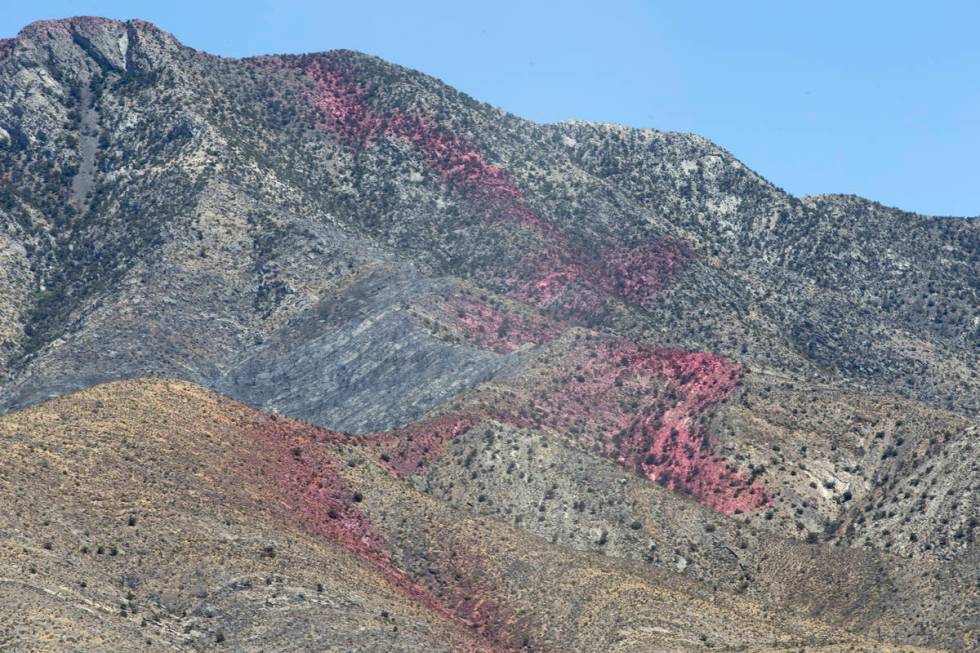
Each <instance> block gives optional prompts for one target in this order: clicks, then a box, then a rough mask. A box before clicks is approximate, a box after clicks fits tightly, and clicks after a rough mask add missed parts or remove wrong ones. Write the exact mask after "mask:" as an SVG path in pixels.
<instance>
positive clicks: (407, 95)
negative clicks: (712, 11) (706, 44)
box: [0, 17, 980, 652]
mask: <svg viewBox="0 0 980 653" xmlns="http://www.w3.org/2000/svg"><path fill="white" fill-rule="evenodd" d="M978 252H980V223H978V222H977V221H975V220H964V219H956V218H936V217H927V216H922V215H916V214H911V213H906V212H903V211H899V210H896V209H891V208H887V207H884V206H881V205H879V204H876V203H874V202H870V201H867V200H864V199H861V198H858V197H853V196H819V197H806V198H796V197H793V196H791V195H789V194H787V193H785V192H784V191H782V190H781V189H779V188H777V187H775V186H773V185H772V184H770V183H769V182H767V181H766V180H765V179H763V178H762V177H760V176H759V175H757V174H756V173H754V172H753V171H751V170H749V169H748V168H747V167H746V166H745V165H743V164H742V163H740V162H739V161H738V160H737V159H735V158H734V157H733V156H732V155H731V154H730V153H728V152H726V151H725V150H723V149H721V148H719V147H718V146H716V145H714V144H713V143H711V142H709V141H708V140H706V139H704V138H701V137H699V136H694V135H688V134H676V133H667V132H660V131H656V130H652V129H628V128H625V127H619V126H615V125H602V124H592V123H585V122H569V123H559V124H548V125H539V124H535V123H532V122H530V121H527V120H523V119H521V118H519V117H516V116H512V115H509V114H506V113H504V112H502V111H500V110H499V109H496V108H494V107H491V106H489V105H486V104H483V103H480V102H478V101H476V100H474V99H472V98H469V97H467V96H465V95H463V94H461V93H459V92H457V91H455V90H454V89H452V88H450V87H448V86H446V85H444V84H442V83H441V82H439V81H438V80H435V79H433V78H431V77H428V76H425V75H423V74H421V73H419V72H415V71H411V70H407V69H404V68H401V67H398V66H395V65H392V64H389V63H386V62H384V61H382V60H380V59H377V58H374V57H370V56H367V55H363V54H359V53H356V52H350V51H331V52H325V53H318V54H308V55H298V56H296V55H270V56H262V57H255V58H248V59H240V60H239V59H227V58H221V57H216V56H213V55H210V54H207V53H203V52H198V51H195V50H193V49H191V48H188V47H185V46H183V45H181V44H180V43H179V41H177V40H176V39H175V38H174V37H173V36H171V35H169V34H166V33H164V32H162V31H161V30H159V29H157V28H156V27H154V26H153V25H151V24H149V23H146V22H143V21H137V20H133V21H126V22H119V21H113V20H107V19H102V18H90V17H84V18H72V19H65V20H56V21H42V22H38V23H33V24H31V25H29V26H27V27H26V28H24V29H23V30H22V31H21V32H20V34H18V35H17V36H16V37H15V38H13V39H9V40H6V41H0V412H5V413H9V414H8V415H6V417H4V418H2V420H0V434H2V435H3V437H4V442H6V443H8V446H9V447H12V449H11V451H14V450H16V452H17V454H16V455H13V454H12V455H10V456H6V457H5V458H4V461H3V467H0V496H2V497H3V503H2V504H0V505H3V506H4V507H5V508H8V507H10V506H13V509H12V510H6V512H7V513H8V514H6V515H4V518H3V519H4V520H6V521H0V533H2V534H3V535H0V541H2V542H3V547H0V576H2V577H3V578H0V589H2V590H3V592H2V593H0V606H3V608H4V609H3V610H0V613H2V614H3V615H11V616H10V617H7V616H0V645H2V644H4V642H7V641H9V642H12V643H13V644H14V645H17V646H25V647H26V648H32V647H31V646H30V645H27V644H25V642H29V641H33V640H30V639H29V638H31V637H35V638H40V639H44V638H45V636H44V635H43V633H45V632H49V633H58V634H59V636H64V637H71V636H72V635H71V633H72V632H73V631H75V630H76V629H77V631H78V632H82V633H84V635H79V637H80V638H82V639H81V640H79V641H82V640H84V646H87V647H89V648H91V647H95V648H99V647H103V648H104V647H105V646H109V647H110V648H112V649H113V650H127V649H129V650H142V646H143V645H144V644H143V640H144V639H145V637H146V636H149V638H150V640H151V641H152V642H155V644H154V646H155V645H160V646H168V647H171V648H173V647H176V648H178V649H179V650H183V649H184V648H186V649H188V650H196V649H200V648H207V647H209V646H211V645H213V644H216V641H215V640H216V639H217V640H218V642H225V641H227V642H228V643H229V644H233V645H235V646H239V647H240V648H241V649H242V650H260V649H263V650H268V649H269V648H273V649H277V650H286V649H288V650H297V649H302V648H303V646H311V647H313V648H315V649H316V650H321V649H323V648H324V647H326V648H329V647H330V646H334V647H338V646H340V647H341V648H342V647H343V646H347V645H348V644H338V642H355V641H358V640H356V639H355V638H357V637H360V635H358V632H361V630H363V629H367V631H370V635H364V637H370V639H369V640H362V641H363V642H365V643H364V644H363V646H364V647H365V650H406V651H408V650H500V651H503V650H508V651H510V650H535V651H538V650H540V651H559V650H561V651H583V652H585V651H613V650H621V651H645V650H701V649H706V648H709V647H736V646H741V647H743V648H745V649H746V650H760V651H761V650H775V649H778V648H781V647H786V646H790V645H794V646H795V645H806V646H813V647H817V648H815V649H814V650H826V651H831V650H842V648H847V647H848V646H853V647H857V648H858V649H860V647H862V646H868V647H870V649H867V650H888V648H887V647H888V646H890V644H888V643H887V642H892V643H895V645H896V646H901V647H902V648H903V650H904V649H906V648H908V646H912V645H917V646H923V647H934V648H939V649H943V648H945V649H951V650H966V649H968V648H970V647H971V646H976V645H977V641H978V640H977V628H976V623H975V617H976V607H977V602H976V598H977V595H976V588H977V586H976V583H975V582H974V578H973V577H974V576H975V571H976V569H977V567H978V563H980V556H978V553H977V552H978V549H977V547H976V545H975V542H974V532H975V528H976V524H977V519H978V503H977V486H976V479H977V462H976V460H977V456H976V451H975V446H976V442H977V427H978V414H980V376H978V370H980V353H978V352H980V346H978V345H980V297H978V294H980V284H978V280H980V257H978ZM136 377H153V378H152V379H143V380H132V381H127V382H125V383H109V385H99V384H105V383H107V382H113V381H118V380H120V379H134V378H136ZM160 377H168V378H170V379H172V380H161V378H160ZM93 386H98V387H93ZM204 388H208V389H209V390H205V389H204ZM79 390H81V391H82V392H80V393H78V394H71V395H68V396H65V397H61V398H59V399H55V400H54V401H52V402H48V400H51V399H52V398H55V397H59V396H60V395H64V394H65V393H70V392H74V391H79ZM216 393H220V395H226V396H227V397H229V398H228V399H226V398H223V397H221V396H220V395H219V394H216ZM44 402H48V403H44ZM238 402H242V403H238ZM27 407H30V408H27ZM260 411H261V412H260ZM279 415H282V416H283V417H280V416H279ZM285 416H288V417H285ZM80 448H81V449H84V451H83V450H80ZM257 470H258V471H257ZM56 471H57V473H55V472H56ZM137 476H138V477H139V478H140V481H139V484H138V487H139V490H138V491H137V490H133V489H132V487H131V483H133V482H134V481H133V480H132V479H134V478H136V477H137ZM51 488H55V490H52V491H53V492H54V494H53V495H50V497H51V501H50V502H48V496H49V495H47V494H46V492H48V490H50V489H51ZM73 488H74V489H73ZM78 488H81V489H78ZM134 492H135V495H133V496H129V495H131V494H133V493H134ZM191 492H193V495H191V494H187V493H191ZM120 495H126V496H127V497H129V498H120ZM83 496H85V497H88V499H86V500H87V501H91V503H90V504H86V503H84V502H82V500H81V499H80V498H79V497H83ZM168 497H170V498H169V499H168ZM191 497H200V498H202V499H201V501H202V503H198V502H197V501H196V500H192V498H191ZM42 504H43V505H45V508H44V510H37V509H36V506H38V505H42ZM87 505H90V506H91V511H90V512H84V510H83V506H87ZM83 513H84V514H83ZM79 514H81V515H82V516H81V517H77V518H76V517H74V516H73V515H79ZM130 514H131V515H132V516H133V519H134V520H136V522H135V523H136V525H137V526H138V531H133V530H131V529H132V527H133V525H132V524H131V525H129V526H126V519H127V517H128V515H130ZM144 515H145V517H146V518H145V519H144ZM252 515H254V516H255V522H254V523H250V522H249V519H250V516H252ZM118 519H123V524H122V525H121V526H119V527H118V529H117V530H105V528H108V526H105V524H108V523H113V524H115V522H114V521H111V520H118ZM105 520H109V521H105ZM172 520H176V522H175V523H179V524H180V527H179V528H180V529H182V530H181V531H180V533H179V534H175V532H173V531H168V530H167V527H166V524H167V523H170V522H171V521H172ZM113 528H115V527H113ZM283 529H285V530H283ZM192 532H197V533H203V534H206V535H204V539H203V540H201V542H207V545H206V548H207V549H208V550H215V551H219V550H220V551H222V552H223V553H215V554H214V555H215V556H216V558H215V559H211V558H208V559H207V560H206V561H202V562H200V564H199V565H198V566H197V567H195V565H196V564H197V563H195V560H196V556H199V555H203V554H202V552H201V551H200V550H197V551H195V550H192V549H193V545H192V544H191V543H190V540H188V539H187V538H191V540H192V539H193V537H191V536H190V535H188V534H189V533H192ZM168 533H169V534H168ZM195 537H196V536H195ZM267 540H269V541H273V540H274V542H273V543H272V544H263V542H266V541H267ZM112 543H114V544H112ZM45 544H51V546H50V547H48V546H45ZM108 546H113V547H115V550H116V551H117V553H118V555H113V556H109V555H108V554H106V556H105V557H101V558H100V557H97V556H96V554H93V553H91V552H92V550H94V548H95V547H98V548H102V549H104V550H108V549H106V547H108ZM201 546H204V545H203V544H202V545H201ZM80 547H81V548H84V549H85V550H86V552H85V554H84V555H82V556H78V555H76V553H75V552H76V551H78V550H80ZM264 547H266V548H264ZM268 547H272V552H271V553H270V551H269V550H268ZM284 549H285V550H286V551H288V553H285V554H281V553H280V552H282V551H283V550H284ZM273 554H275V555H273ZM99 555H101V554H99ZM93 556H95V557H93ZM110 557H111V558H112V559H111V560H110V559H109V558H110ZM218 558H220V559H221V560H223V561H224V562H218V561H217V559H218ZM277 561H278V562H277ZM287 561H288V564H287ZM351 569H354V570H356V571H354V572H351V571H350V570H351ZM198 572H200V573H198ZM348 573H350V574H351V577H350V578H345V574H348ZM269 579H272V580H271V581H270V580H269ZM3 583H5V584H3ZM345 583H346V584H345ZM312 587H316V588H319V589H310V588H312ZM324 587H326V588H328V591H324V589H323V588H324ZM130 595H132V596H131V598H126V597H129V596H130ZM25 597H33V598H30V601H36V602H37V604H36V605H39V606H41V605H43V606H45V607H44V608H43V610H44V612H43V614H45V615H47V618H48V619H50V621H49V623H51V624H58V625H57V627H55V626H51V628H50V630H48V631H46V630H45V627H44V626H37V628H36V629H34V630H32V629H31V628H34V626H31V628H25V629H23V630H21V629H18V627H16V626H15V625H14V624H16V623H17V620H18V619H25V618H26V616H27V615H28V614H30V610H31V607H30V605H31V604H30V601H29V600H27V599H26V598H25ZM120 601H122V602H123V603H124V604H125V607H123V608H122V609H121V612H122V613H123V614H122V617H123V619H121V620H116V621H112V622H111V623H108V622H107V620H108V619H110V617H109V616H107V615H108V614H109V613H113V615H112V617H111V618H112V619H118V618H117V617H116V615H115V613H116V612H120V609H118V604H119V602H120ZM273 605H277V606H278V605H281V606H287V605H288V606H291V607H288V608H286V607H283V610H289V611H295V612H289V614H290V615H291V616H290V618H288V619H287V618H285V617H283V616H282V615H283V614H285V613H275V612H274V611H273V610H272V608H271V607H270V606H273ZM297 606H300V607H297ZM357 606H360V607H357ZM39 609H40V608H39ZM358 610H360V611H358ZM18 611H20V612H18ZM141 614H144V615H152V616H145V617H141V616H140V615H141ZM693 615H696V616H697V619H695V618H694V616H693ZM141 621H143V622H145V624H144V626H143V627H142V628H141V627H140V626H139V624H140V622H141ZM324 621H327V622H329V624H330V625H329V626H327V625H324ZM260 622H261V623H262V624H264V625H263V626H256V624H257V623H260ZM32 623H35V622H32ZM297 624H302V627H300V625H297ZM330 628H333V629H334V630H330ZM318 629H319V630H318ZM359 629H361V630H359ZM304 633H307V634H308V633H317V634H316V635H315V636H314V635H310V636H311V637H313V640H314V641H312V642H308V643H307V644H303V643H302V642H301V641H300V640H296V641H293V639H291V638H302V637H304V636H306V635H304ZM52 637H53V636H52ZM4 638H7V639H4ZM85 638H88V639H85ZM283 638H290V639H289V643H284V641H285V640H284V639H283ZM50 641H52V642H53V641H54V639H51V640H50ZM100 642H101V643H100ZM110 643H111V644H110ZM349 646H354V644H349ZM372 647H373V648H372ZM399 647H400V648H399ZM819 647H823V648H819ZM0 648H2V646H0ZM51 648H52V649H58V648H59V646H58V645H57V644H54V643H53V644H51ZM62 648H67V649H70V648H72V646H71V645H70V644H65V645H64V647H62ZM338 650H340V649H338Z"/></svg>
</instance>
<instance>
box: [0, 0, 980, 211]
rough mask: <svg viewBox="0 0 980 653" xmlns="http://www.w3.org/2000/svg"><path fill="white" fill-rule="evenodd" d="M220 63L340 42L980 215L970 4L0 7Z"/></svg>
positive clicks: (522, 106)
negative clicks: (190, 51)
mask: <svg viewBox="0 0 980 653" xmlns="http://www.w3.org/2000/svg"><path fill="white" fill-rule="evenodd" d="M77 14H89V15H100V16H109V17H113V18H133V17H138V18H144V19H146V20H149V21H152V22H154V23H156V24H157V25H159V26H160V27H161V28H163V29H165V30H167V31H169V32H172V33H173V34H175V35H176V36H177V37H178V38H179V39H180V40H182V41H183V42H184V43H186V44H188V45H191V46H193V47H195V48H198V49H201V50H207V51H209V52H213V53H216V54H221V55H227V56H247V55H254V54H266V53H287V52H288V53H296V52H309V51H318V50H329V49H333V48H351V49H355V50H360V51H362V52H367V53H370V54H374V55H378V56H380V57H383V58H385V59H387V60H389V61H393V62H395V63H399V64H402V65H405V66H410V67H412V68H417V69H419V70H421V71H423V72H426V73H429V74H431V75H434V76H435V77H438V78H440V79H442V80H444V81H446V82H448V83H449V84H452V85H453V86H455V87H457V88H459V89H461V90H463V91H465V92H466V93H468V94H470V95H472V96H474V97H476V98H478V99H480V100H484V101H486V102H490V103H492V104H495V105H497V106H500V107H503V108H504V109H506V110H508V111H511V112H513V113H516V114H519V115H522V116H525V117H527V118H531V119H532V120H536V121H539V122H550V121H557V120H565V119H571V118H579V119H585V120H597V121H603V122H616V123H622V124H626V125H631V126H636V127H655V128H657V129H664V130H674V131H685V132H695V133H698V134H702V135H704V136H707V137H708V138H711V139H712V140H714V141H715V142H717V143H718V144H720V145H721V146H723V147H725V148H727V149H728V150H730V151H731V152H732V153H733V154H734V155H735V156H737V157H738V158H739V159H741V160H742V161H744V162H745V163H746V164H748V165H749V166H751V167H752V168H754V169H755V170H756V171H758V172H759V173H760V174H762V175H763V176H765V177H766V178H767V179H769V180H771V181H772V182H773V183H775V184H777V185H779V186H781V187H783V188H785V189H786V190H788V191H790V192H792V193H794V194H797V195H803V194H813V193H828V192H841V193H855V194H859V195H863V196H865V197H868V198H871V199H874V200H877V201H880V202H883V203H885V204H888V205H891V206H898V207H900V208H904V209H908V210H914V211H920V212H923V213H929V214H934V215H961V216H976V215H980V2H976V1H970V0H962V1H953V0H932V1H931V2H925V1H919V2H906V1H905V0H889V1H877V0H851V1H850V2H840V1H837V0H821V1H820V2H795V1H792V0H782V1H776V0H772V1H762V0H757V1H754V0H731V1H728V2H725V1H721V0H719V1H702V2H696V1H691V2H679V1H676V0H674V1H670V2H667V1H655V0H648V1H647V2H639V1H633V2H629V1H625V0H622V1H617V0H593V1H592V2H580V1H578V0H562V1H556V2H534V1H533V0H524V1H523V2H519V1H517V2H513V1H511V0H494V1H492V2H477V1H469V0H456V1H455V2H423V1H421V0H401V1H393V2H372V1H369V0H346V1H344V2H334V1H330V0H321V1H299V0H297V1H289V0H277V1H274V0H236V1H235V2H217V1H209V0H194V1H186V0H155V1H153V2H143V1H140V0H30V1H25V0H0V36H12V35H14V34H15V33H16V32H17V31H18V30H19V29H20V28H21V27H22V26H23V25H25V24H26V23H28V22H30V21H33V20H37V19H40V18H54V17H63V16H70V15H77Z"/></svg>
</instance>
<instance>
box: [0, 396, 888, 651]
mask: <svg viewBox="0 0 980 653" xmlns="http://www.w3.org/2000/svg"><path fill="white" fill-rule="evenodd" d="M484 426H485V427H486V428H487V432H492V431H493V429H494V427H493V426H492V425H491V424H485V425H484ZM0 438H2V441H3V446H4V451H5V452H6V453H5V456H4V457H3V460H2V466H0V498H2V501H3V505H4V506H5V508H6V509H5V511H4V512H3V515H2V517H0V526H2V528H0V532H3V533H4V534H5V535H4V542H3V546H2V547H0V575H2V579H0V582H2V587H3V592H2V593H0V601H2V603H3V608H4V609H3V610H2V611H0V615H2V616H0V636H2V637H3V644H4V650H79V649H81V650H110V649H111V650H114V651H127V650H139V651H144V650H205V649H208V650H209V649H211V648H213V647H216V646H223V647H227V648H228V649H229V650H249V651H250V650H256V651H257V650H268V647H272V648H274V649H275V650H348V649H350V648H351V647H354V648H356V650H361V651H374V650H378V651H390V650H400V651H416V650H417V651H449V650H456V651H458V650H472V651H511V650H525V649H531V650H542V651H546V650H547V651H557V650H562V651H598V650H603V651H632V650H677V651H680V650H701V649H703V648H704V647H706V646H710V647H716V648H717V647H721V648H727V647H730V646H736V645H737V646H744V647H748V648H746V649H744V650H756V651H774V650H777V649H778V650H783V649H784V648H785V647H786V646H790V645H793V646H808V647H809V646H815V647H816V648H815V649H813V650H827V651H831V650H844V648H845V647H848V648H847V650H864V651H870V650H875V651H881V650H891V649H890V648H889V647H888V646H887V645H884V644H881V643H876V642H870V641H866V640H862V639H860V638H858V637H854V636H851V635H847V634H846V633H843V632H841V631H840V630H839V629H837V628H832V627H829V626H828V625H826V624H821V623H818V622H815V621H813V620H808V619H804V618H802V617H799V616H795V615H793V614H792V613H786V612H784V611H781V610H773V606H772V605H769V606H767V605H765V604H760V603H757V602H755V601H753V600H751V599H750V598H747V597H744V596H740V595H738V594H736V593H732V592H730V591H728V590H725V589H720V588H717V587H710V586H708V585H706V584H703V583H697V582H693V581H690V580H688V579H685V578H683V577H681V576H678V575H674V574H669V573H665V572H661V571H657V570H656V569H651V567H650V566H649V565H644V564H642V563H639V562H635V563H634V562H626V561H617V560H613V559H610V558H608V557H605V556H602V555H598V554H595V553H585V552H581V553H575V552H572V551H570V550H569V549H567V548H559V547H558V546H556V545H555V544H549V543H548V542H547V541H546V540H545V539H542V538H539V537H535V536H532V535H529V534H527V533H525V532H523V531H522V530H520V529H518V528H514V527H513V526H508V525H506V524H504V523H502V522H500V521H497V520H493V519H487V518H484V517H480V516H478V515H472V514H467V513H465V512H459V511H456V510H454V509H452V508H451V507H448V506H447V505H446V504H445V503H443V502H440V501H437V500H435V499H433V498H431V497H428V496H426V495H424V494H421V493H419V492H418V491H417V490H415V489H413V488H412V487H411V485H410V484H408V483H405V482H403V481H400V480H399V479H398V478H397V477H398V474H397V473H391V469H389V470H388V471H386V470H385V469H384V468H383V466H382V465H383V463H382V464H378V463H379V460H380V459H378V458H374V457H373V456H372V455H371V454H372V453H374V451H375V450H376V448H378V447H386V446H388V445H389V444H390V442H389V441H388V440H387V439H386V438H373V439H372V440H373V442H371V443H370V444H368V443H367V442H366V441H365V439H364V438H351V437H349V436H345V435H343V434H339V433H335V432H329V431H324V430H321V429H316V428H314V427H311V426H309V425H306V424H302V423H300V422H296V421H294V420H291V419H288V418H282V417H279V418H276V417H274V416H267V415H263V414H261V413H259V412H256V411H254V410H252V409H249V408H247V407H245V406H243V405H241V404H239V403H237V402H234V401H230V400H227V399H225V398H222V397H220V396H218V395H215V394H214V393H211V392H209V391H206V390H204V389H203V388H200V387H197V386H193V385H190V384H187V383H183V382H175V381H167V380H155V379H148V380H137V381H127V382H117V383H114V384H109V385H102V386H98V387H95V388H92V389H90V390H86V391H83V392H81V393H78V394H73V395H68V396H66V397H63V398H60V399H57V400H55V401H52V402H49V403H45V404H43V405H41V406H38V407H35V408H31V409H28V410H24V411H20V412H17V413H15V414H12V415H9V416H7V417H4V418H2V419H0ZM556 445H557V443H556ZM463 446H466V445H463ZM557 446H558V447H559V448H560V449H561V447H560V445H557ZM391 450H392V451H394V450H397V447H393V448H391ZM557 455H558V456H569V455H572V454H570V453H569V452H566V451H559V452H557ZM595 466H596V468H597V469H598V470H600V474H605V473H609V470H606V469H605V467H606V466H604V465H603V464H602V463H601V462H600V461H595ZM395 467H397V466H395ZM630 490H631V491H634V492H637V493H638V496H637V499H638V500H639V501H641V502H642V501H643V498H642V497H640V496H639V495H640V494H641V493H642V489H640V488H630ZM636 533H637V534H638V535H643V536H645V535H646V533H645V532H644V531H643V530H637V531H636ZM651 550H653V548H651ZM787 560H789V559H788V558H787ZM807 650H811V649H809V648H808V649H807ZM896 650H897V649H896ZM902 650H907V647H903V648H902Z"/></svg>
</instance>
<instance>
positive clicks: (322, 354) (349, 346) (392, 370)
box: [216, 275, 507, 432]
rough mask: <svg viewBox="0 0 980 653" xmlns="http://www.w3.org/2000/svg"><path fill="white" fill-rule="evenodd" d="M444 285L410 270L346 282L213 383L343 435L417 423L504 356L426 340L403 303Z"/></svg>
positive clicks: (501, 361) (487, 372)
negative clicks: (399, 274)
mask: <svg viewBox="0 0 980 653" xmlns="http://www.w3.org/2000/svg"><path fill="white" fill-rule="evenodd" d="M446 285H447V284H445V283H435V282H433V281H431V280H426V279H421V278H419V277H417V276H416V277H404V276H403V277H396V276H385V275H373V276H371V277H368V278H365V279H363V280H361V281H358V282H355V283H353V284H352V285H351V286H350V287H348V288H347V289H346V290H345V292H344V294H343V295H342V296H340V297H336V298H332V299H330V300H327V301H324V302H322V303H320V304H319V305H318V306H316V307H314V308H312V309H311V310H310V311H309V312H308V313H307V314H304V315H302V316H300V317H298V318H297V319H295V320H294V321H292V322H291V323H289V324H287V325H285V326H284V327H283V328H282V329H280V330H279V331H277V332H276V334H275V336H273V338H272V339H270V340H269V341H268V342H265V343H263V344H262V345H260V346H258V347H257V348H256V351H254V353H251V354H250V355H249V356H248V357H247V358H246V359H245V360H243V361H241V362H239V363H237V364H236V365H235V366H234V368H233V369H232V370H231V371H230V372H229V373H227V374H226V375H225V376H224V378H222V379H221V381H219V382H218V383H217V384H216V387H217V388H218V389H219V390H223V391H225V392H228V393H229V394H234V395H236V396H238V397H240V398H242V400H244V401H246V402H248V403H250V404H252V405H256V406H262V407H263V408H265V409H266V410H274V411H277V412H282V413H286V414H289V415H294V416H297V417H301V418H303V419H306V420H308V421H311V422H314V423H317V424H330V425H331V426H332V428H335V429H339V430H344V431H352V432H370V431H381V430H386V429H391V428H395V427H398V426H405V425H407V424H408V423H410V422H414V421H417V420H419V419H421V418H422V417H423V416H425V415H426V414H427V413H429V412H430V411H432V410H433V409H435V408H437V407H438V406H441V405H442V404H444V403H446V402H447V401H449V400H450V399H452V398H453V397H455V396H456V395H458V394H460V393H462V392H463V391H465V390H467V389H469V388H472V387H473V386H475V385H476V384H477V383H480V382H482V381H486V380H488V379H490V378H492V376H493V374H494V372H496V371H497V370H498V369H500V367H501V366H502V365H503V364H504V363H505V362H506V361H507V357H506V356H502V355H500V354H496V353H494V352H488V351H485V350H480V349H477V348H475V347H472V346H468V345H465V344H463V345H455V346H454V345H452V344H449V343H447V342H446V341H444V340H441V339H439V338H437V337H435V336H434V335H433V334H432V333H431V332H430V331H429V330H427V329H425V328H424V327H423V326H422V325H421V324H420V323H419V322H418V320H417V319H416V318H415V317H414V316H413V315H411V314H409V313H408V311H406V310H405V309H404V308H402V307H403V306H404V305H406V302H409V301H412V300H414V299H416V298H419V297H421V296H422V295H425V294H429V293H434V292H436V291H437V289H438V288H439V287H440V286H446ZM379 395H383V396H385V398H386V399H385V401H383V402H382V401H379Z"/></svg>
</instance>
